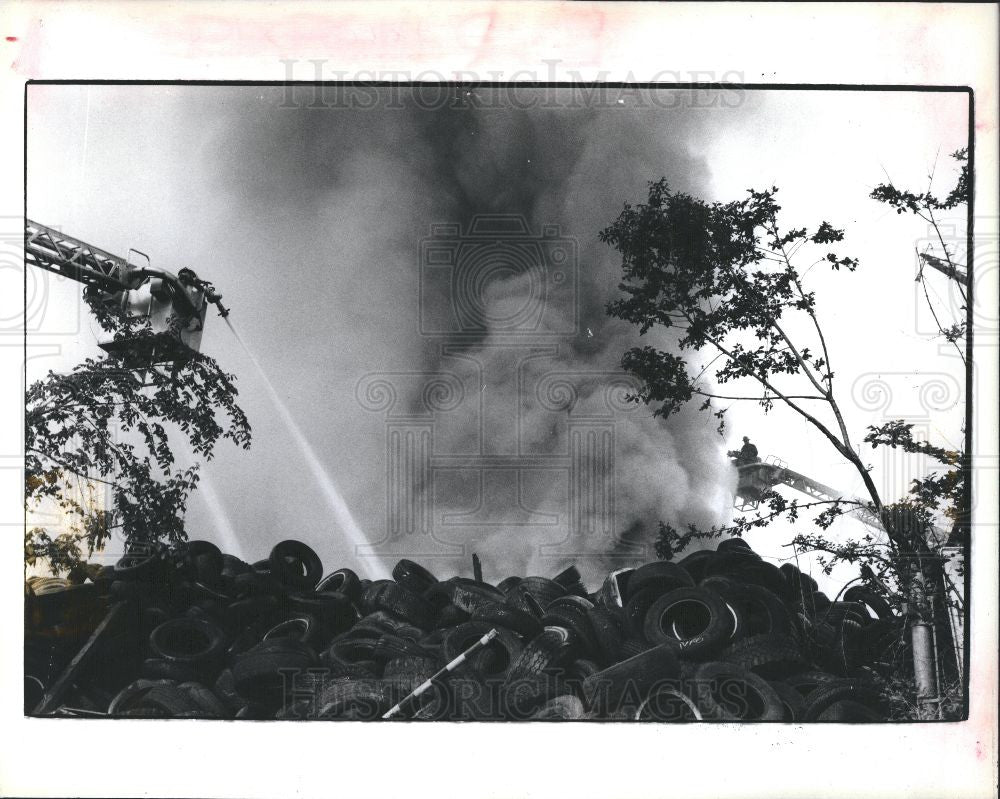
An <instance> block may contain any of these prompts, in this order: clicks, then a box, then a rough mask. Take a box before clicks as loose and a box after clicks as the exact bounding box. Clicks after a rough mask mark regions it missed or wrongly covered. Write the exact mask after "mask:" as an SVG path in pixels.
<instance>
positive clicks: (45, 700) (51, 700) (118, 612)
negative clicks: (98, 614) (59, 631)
mask: <svg viewBox="0 0 1000 799" xmlns="http://www.w3.org/2000/svg"><path fill="white" fill-rule="evenodd" d="M128 605H129V602H128V600H125V601H123V602H118V603H116V604H114V605H112V606H111V609H110V610H109V611H108V614H107V615H106V616H105V617H104V619H103V620H102V621H101V623H100V624H98V625H97V628H96V629H95V630H94V632H93V633H91V636H90V638H88V639H87V643H85V644H84V645H83V646H82V647H80V651H79V652H77V653H76V655H74V656H73V659H72V660H71V661H70V662H69V665H68V666H66V668H65V669H63V672H62V674H60V675H59V677H58V678H57V679H56V681H55V682H54V683H52V686H51V687H50V688H49V689H48V690H46V692H45V694H44V695H43V696H42V701H41V702H39V703H38V705H37V706H36V707H35V709H34V710H33V711H32V714H31V715H33V716H47V715H49V714H51V713H52V712H53V711H55V709H56V708H57V707H59V705H60V704H61V703H62V700H63V697H64V696H65V695H66V692H67V691H68V690H69V689H70V688H71V687H72V686H73V683H74V682H75V681H76V678H77V675H79V674H80V672H81V671H82V670H83V668H84V666H86V665H87V663H89V662H90V659H91V658H92V657H93V655H94V652H96V651H97V648H98V645H99V644H100V642H101V639H102V638H103V637H104V636H105V635H107V634H108V631H109V630H113V628H115V627H116V626H117V625H118V624H119V622H120V621H121V620H122V619H124V618H125V617H126V613H125V609H126V608H127V607H128Z"/></svg>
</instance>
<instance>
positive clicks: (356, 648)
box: [323, 633, 378, 668]
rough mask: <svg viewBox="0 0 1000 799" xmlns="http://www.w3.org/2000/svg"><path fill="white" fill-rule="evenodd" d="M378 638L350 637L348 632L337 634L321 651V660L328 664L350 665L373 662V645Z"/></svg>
mask: <svg viewBox="0 0 1000 799" xmlns="http://www.w3.org/2000/svg"><path fill="white" fill-rule="evenodd" d="M377 644H378V638H359V637H352V636H351V634H350V633H348V634H347V635H342V636H339V637H338V638H337V639H336V640H334V641H333V643H331V644H330V646H328V647H327V648H326V650H325V651H324V652H323V662H324V663H325V664H327V665H328V666H331V667H332V666H334V665H344V666H350V665H354V664H357V663H363V664H366V666H365V667H366V668H367V664H368V663H372V664H374V662H375V646H376V645H377Z"/></svg>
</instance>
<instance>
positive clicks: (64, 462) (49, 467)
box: [24, 293, 251, 575]
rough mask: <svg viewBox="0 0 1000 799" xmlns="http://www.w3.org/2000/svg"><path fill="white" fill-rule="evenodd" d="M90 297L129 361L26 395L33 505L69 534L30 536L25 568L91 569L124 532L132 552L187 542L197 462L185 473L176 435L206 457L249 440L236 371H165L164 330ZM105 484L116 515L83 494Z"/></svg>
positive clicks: (92, 365)
mask: <svg viewBox="0 0 1000 799" xmlns="http://www.w3.org/2000/svg"><path fill="white" fill-rule="evenodd" d="M84 296H85V298H86V299H87V302H88V305H89V307H90V309H91V311H92V313H93V314H94V315H95V316H96V317H97V319H98V322H99V323H100V324H101V326H102V327H103V328H104V329H105V330H106V331H108V332H109V333H111V334H112V340H113V342H114V345H115V351H116V352H120V353H123V354H122V355H118V356H108V357H103V358H98V359H92V358H88V359H87V360H86V361H84V362H83V363H82V364H80V365H78V366H76V367H75V368H74V369H73V370H72V371H71V372H70V373H69V374H56V373H53V372H49V374H48V376H47V377H46V378H45V379H44V380H40V381H37V382H35V383H34V384H33V385H32V386H31V387H30V388H29V389H28V391H27V396H26V410H25V499H26V507H27V508H28V509H29V511H30V510H31V509H33V508H37V507H38V506H39V504H40V503H44V502H46V501H48V502H54V503H55V504H56V506H57V507H58V508H59V509H60V511H61V514H62V516H63V518H64V519H65V520H66V521H67V522H68V524H67V528H68V532H64V533H62V534H59V535H53V534H52V532H51V531H49V530H47V529H45V528H43V527H35V528H32V529H30V530H27V531H26V534H25V547H24V552H25V562H26V564H27V565H34V564H36V563H38V562H39V561H44V562H45V563H46V564H47V565H48V567H49V569H50V570H51V571H52V572H53V573H55V574H59V573H62V572H68V573H70V574H71V575H72V574H74V573H80V572H81V571H83V570H85V565H84V561H85V560H86V558H87V557H89V556H90V555H92V554H93V553H94V552H95V551H99V550H101V549H102V548H103V547H104V545H105V544H106V543H107V541H108V540H109V539H110V537H111V535H112V532H113V530H115V529H117V530H119V531H120V534H121V536H122V537H123V538H124V540H125V542H126V546H127V547H133V548H134V547H136V546H138V545H142V544H149V543H153V542H175V541H179V540H183V539H184V538H186V534H185V531H184V511H185V507H186V503H187V500H188V497H189V496H190V495H191V492H192V491H194V490H195V488H196V486H197V484H198V477H199V475H198V465H197V464H195V465H193V466H190V467H187V468H178V467H176V466H175V456H174V450H173V444H174V440H173V439H172V437H171V436H172V435H179V436H182V437H183V438H184V439H185V440H186V442H187V446H188V447H189V448H190V450H191V451H192V452H193V453H194V454H195V456H201V457H203V458H205V459H206V460H208V459H210V458H211V457H212V455H213V451H214V448H215V444H216V443H217V442H218V441H219V439H220V438H222V439H229V440H231V441H232V442H233V443H234V444H237V445H238V446H241V447H243V448H244V449H247V448H249V446H250V439H251V432H250V424H249V422H248V421H247V418H246V415H245V414H244V413H243V410H242V409H241V408H240V407H239V405H238V404H237V402H236V398H237V393H238V392H237V390H236V386H235V383H234V380H235V378H234V377H233V375H230V374H227V373H226V372H224V371H223V370H222V369H221V368H220V367H219V365H218V364H217V363H216V362H215V361H214V360H213V359H212V358H210V357H209V356H207V355H204V354H201V353H197V352H193V351H187V352H186V353H185V354H184V356H183V357H182V358H181V359H179V360H175V361H173V364H172V368H171V369H169V370H167V369H165V368H162V367H161V366H157V365H156V362H157V361H159V360H161V358H159V357H157V356H156V353H157V352H161V351H162V346H163V341H164V337H163V334H162V333H161V334H158V335H157V334H155V333H154V332H153V331H152V330H151V328H150V325H149V323H148V320H146V319H143V318H139V317H134V316H129V315H127V314H125V313H124V312H122V311H120V310H119V309H117V308H114V307H109V306H107V305H105V304H104V303H102V302H100V300H99V298H98V297H97V296H95V295H92V294H90V293H85V295H84ZM220 415H221V416H222V417H223V418H222V419H221V420H220V418H218V417H219V416H220ZM97 486H107V490H108V491H109V493H110V495H111V507H110V508H107V509H101V508H99V507H96V504H97V503H95V502H92V501H86V500H85V501H81V498H80V496H81V489H82V491H83V494H82V496H83V497H86V496H87V495H88V494H89V493H92V492H93V491H94V489H95V488H96V487H97Z"/></svg>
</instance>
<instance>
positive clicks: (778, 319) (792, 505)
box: [600, 179, 963, 612]
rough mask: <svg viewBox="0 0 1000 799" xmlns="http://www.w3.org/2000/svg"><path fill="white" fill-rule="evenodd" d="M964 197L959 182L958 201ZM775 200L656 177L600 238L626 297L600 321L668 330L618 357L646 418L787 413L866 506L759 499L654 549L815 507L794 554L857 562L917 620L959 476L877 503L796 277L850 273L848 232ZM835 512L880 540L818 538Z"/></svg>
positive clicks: (879, 436) (878, 439) (915, 446)
mask: <svg viewBox="0 0 1000 799" xmlns="http://www.w3.org/2000/svg"><path fill="white" fill-rule="evenodd" d="M962 193H963V189H962V188H961V185H960V186H959V187H956V190H955V192H953V195H954V197H955V198H959V197H961V196H962ZM776 195H777V189H776V188H771V189H769V190H766V191H755V190H749V191H748V194H747V197H746V198H745V199H743V200H739V201H734V202H728V203H719V202H715V203H707V202H704V201H702V200H700V199H697V198H695V197H692V196H690V195H687V194H683V193H674V192H671V191H670V189H669V186H668V184H667V182H666V180H665V179H661V180H659V181H657V182H655V183H652V184H650V187H649V193H648V199H647V201H646V202H645V203H641V204H638V205H635V206H633V205H629V204H626V205H625V206H624V209H623V210H622V212H621V214H620V215H619V217H618V218H617V220H616V221H615V222H614V223H612V224H611V225H610V226H609V227H607V228H606V229H605V230H603V231H601V233H600V238H601V240H602V241H603V242H605V243H607V244H609V245H611V246H612V247H614V248H615V249H616V250H617V251H618V252H619V253H620V254H621V257H622V272H623V281H622V282H621V284H620V286H619V288H620V290H621V291H622V295H623V296H621V297H619V298H618V299H615V300H613V301H612V302H610V303H608V306H607V311H608V313H609V314H610V315H612V316H614V317H617V318H619V319H623V320H625V321H628V322H631V323H634V324H636V325H637V326H638V327H639V331H640V334H642V335H644V334H646V333H648V332H649V331H650V330H651V329H653V328H654V327H656V328H659V329H661V330H664V331H666V332H667V333H669V334H672V335H673V339H674V340H675V342H676V345H677V348H678V350H679V353H677V354H675V353H672V352H667V351H664V350H661V349H658V348H656V347H653V346H651V345H646V346H641V347H635V348H632V349H630V350H628V351H627V352H626V353H625V354H624V356H623V358H622V366H623V368H624V369H625V370H626V371H627V372H629V373H631V374H632V375H634V376H635V377H637V378H638V379H639V381H640V389H639V391H638V393H637V394H636V395H635V397H634V398H633V399H635V400H636V401H641V402H644V403H646V404H648V405H650V406H651V408H652V410H653V413H654V415H657V416H669V415H670V414H672V413H675V412H677V411H678V410H680V408H682V407H683V406H684V405H686V404H688V403H689V402H692V401H697V402H699V407H700V409H701V410H702V411H706V412H710V413H712V414H714V416H715V417H716V418H717V419H718V420H719V432H720V434H721V433H722V432H723V431H724V428H725V414H726V407H728V404H729V403H732V402H752V403H756V404H758V405H759V406H760V407H761V409H762V410H763V412H765V413H767V412H769V411H770V410H772V409H773V407H774V405H775V403H780V404H783V405H784V406H785V407H787V408H788V409H790V410H791V411H793V412H794V413H796V414H798V415H799V416H800V417H801V418H802V419H804V420H805V421H806V422H807V423H808V424H809V425H811V426H812V428H813V429H815V430H816V431H817V432H818V433H819V434H820V435H821V436H822V438H823V439H825V440H826V441H827V442H828V444H829V445H830V446H832V447H833V448H834V449H835V450H836V451H837V452H838V453H839V454H840V455H841V456H842V457H843V458H844V460H845V461H846V462H848V463H850V464H851V465H852V466H853V467H854V468H855V470H856V471H857V473H858V475H859V476H860V478H861V480H862V482H863V484H864V486H865V490H866V493H867V498H865V499H850V498H841V499H835V500H814V501H809V502H804V503H800V502H798V501H797V500H788V499H786V498H785V497H783V496H781V495H780V494H778V493H776V492H774V491H768V492H765V493H764V494H763V496H762V497H761V499H762V502H763V504H764V507H765V508H766V510H765V511H764V512H760V511H758V512H757V513H756V514H755V515H753V516H743V517H739V518H737V519H735V520H734V521H733V522H732V523H731V524H728V525H724V526H720V527H714V528H712V529H710V530H699V529H698V528H696V527H694V526H691V527H689V528H688V529H687V531H685V532H683V533H682V532H680V531H678V530H676V529H674V528H672V527H671V526H669V525H665V524H662V523H661V525H660V536H659V539H658V541H657V552H658V554H659V555H660V556H661V557H664V558H670V557H672V556H673V555H674V554H676V553H678V552H680V551H682V550H683V549H684V548H685V547H686V546H687V545H688V544H689V543H690V542H691V541H692V540H693V539H698V538H711V537H717V536H722V535H724V534H733V535H741V534H743V533H745V532H747V531H748V530H751V529H753V528H755V527H761V526H764V525H767V524H768V523H769V522H771V521H772V520H774V519H776V518H778V517H785V518H787V519H789V520H791V521H795V520H797V519H798V517H799V514H800V512H801V511H803V510H805V509H816V510H820V512H819V513H818V514H817V515H816V516H815V519H814V521H815V523H816V525H817V526H818V528H819V531H818V532H817V533H816V534H802V535H798V536H796V537H795V540H794V541H793V544H795V545H796V546H798V547H800V548H802V549H805V550H808V551H815V552H820V553H821V557H823V558H825V559H824V560H823V561H822V562H823V565H824V568H825V569H826V570H827V572H828V573H829V572H830V571H831V570H832V568H833V566H834V565H835V564H836V563H838V562H849V563H860V564H863V565H864V566H865V569H863V572H862V573H863V575H864V579H865V582H867V583H868V584H869V586H870V587H872V588H875V589H876V590H881V591H884V590H887V584H888V590H889V591H890V592H892V593H893V594H894V595H893V596H892V598H893V599H894V600H895V601H896V602H897V604H902V603H903V602H907V603H908V604H909V607H910V608H911V609H916V610H917V611H918V612H925V610H926V608H925V605H926V603H925V602H924V599H925V597H926V593H927V591H928V590H931V591H938V586H939V584H940V578H941V574H940V562H939V558H938V557H937V555H936V552H935V547H934V542H933V541H932V540H931V539H930V538H929V532H930V530H931V529H932V522H933V520H934V516H935V513H936V512H937V511H939V510H940V509H941V505H942V504H943V505H944V506H946V508H947V507H951V505H952V503H954V502H955V499H956V496H957V493H959V492H960V491H961V487H960V483H961V480H960V477H959V476H956V474H955V473H954V470H953V471H951V472H948V473H946V474H945V475H937V474H932V475H930V476H928V477H927V478H925V479H924V480H921V481H915V483H914V485H913V487H912V490H911V492H910V494H909V496H907V497H905V498H903V499H901V500H900V501H898V502H894V503H893V502H886V501H885V499H884V498H883V497H882V496H881V495H880V492H879V490H878V488H877V486H876V485H875V482H874V481H873V479H872V476H871V473H870V470H871V467H870V466H869V465H867V464H866V463H865V462H864V461H863V460H862V457H861V455H860V450H859V448H858V446H857V445H856V444H855V443H854V440H853V439H852V437H851V434H850V432H849V430H848V428H847V424H846V422H845V419H844V415H843V413H842V411H841V407H840V404H839V401H838V398H837V393H836V389H837V385H838V384H837V372H836V370H835V367H834V364H833V363H832V362H831V358H830V350H829V348H828V345H827V336H826V334H825V332H824V329H823V327H822V325H821V324H820V320H819V317H818V314H817V297H816V294H815V292H814V291H812V290H810V288H809V287H808V285H807V284H806V281H805V277H806V275H807V274H808V273H809V271H810V270H812V269H818V268H826V269H830V270H833V271H843V272H854V271H855V270H857V269H858V268H859V262H858V261H857V259H855V258H852V257H850V256H847V255H844V254H842V253H841V252H840V251H839V245H840V244H841V242H842V241H843V238H844V233H843V231H842V230H839V229H837V228H835V227H833V225H831V224H830V223H829V222H826V221H824V222H821V223H820V224H819V225H818V226H817V227H815V228H812V229H807V228H804V227H803V228H792V229H787V230H786V229H785V228H783V227H781V226H780V225H779V212H780V210H781V208H780V206H779V205H778V204H777V202H776V199H775V198H776ZM924 199H925V200H926V198H924ZM952 199H953V198H952V195H949V201H951V200H952ZM955 201H956V202H957V201H959V200H957V199H956V200H955ZM904 202H905V200H904ZM689 353H697V354H698V355H701V356H705V357H708V358H710V360H709V362H708V365H707V366H705V367H704V368H702V369H700V370H699V371H697V372H694V371H692V368H691V366H690V364H689V361H690V358H689V357H687V355H688V354H689ZM730 386H733V388H732V389H730V388H729V387H730ZM747 386H750V387H751V388H747ZM720 402H724V403H727V405H726V406H722V407H720ZM863 441H864V443H867V444H870V445H871V446H872V447H873V448H874V447H878V446H889V447H895V448H901V449H902V450H903V451H905V452H910V453H915V454H923V455H928V456H930V457H932V458H935V459H936V460H938V461H939V462H940V463H942V464H944V465H947V466H949V467H951V466H954V465H955V464H956V463H958V461H959V460H960V457H961V456H960V455H959V454H958V453H954V452H950V451H946V450H943V449H940V448H935V447H931V446H929V445H927V444H925V443H922V442H918V441H915V440H914V438H913V435H912V425H907V424H906V423H905V422H903V421H901V420H898V421H896V422H892V423H888V424H886V425H881V426H874V427H869V428H868V431H867V434H866V435H865V437H864V439H863ZM844 513H851V514H854V515H860V516H861V517H862V518H867V519H868V520H869V521H876V522H877V523H878V524H879V525H880V526H881V527H882V528H883V529H884V530H885V532H886V534H887V537H888V541H887V542H883V541H879V540H876V538H875V536H873V535H871V534H868V535H865V536H863V537H862V538H861V539H859V540H848V541H845V542H834V541H831V540H830V539H828V538H827V537H826V535H825V530H826V529H827V528H829V527H830V525H831V524H833V522H834V521H835V520H836V519H837V518H838V517H839V516H841V515H843V514H844ZM929 586H931V588H928V587H929Z"/></svg>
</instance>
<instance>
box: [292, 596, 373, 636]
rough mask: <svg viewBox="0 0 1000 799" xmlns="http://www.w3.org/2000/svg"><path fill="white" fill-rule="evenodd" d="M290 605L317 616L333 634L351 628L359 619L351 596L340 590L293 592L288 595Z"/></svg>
mask: <svg viewBox="0 0 1000 799" xmlns="http://www.w3.org/2000/svg"><path fill="white" fill-rule="evenodd" d="M288 605H289V607H290V608H291V609H292V610H294V611H300V612H303V613H309V614H311V615H312V616H315V617H316V618H317V619H319V621H320V622H322V624H323V626H324V627H325V628H326V629H327V630H328V631H329V632H330V634H331V635H339V634H340V633H342V632H345V631H347V630H349V629H351V627H353V626H354V623H355V622H356V621H357V620H358V614H357V611H356V610H355V609H354V605H353V604H351V600H350V598H348V596H347V595H346V594H342V593H340V592H338V591H322V592H318V591H317V592H313V593H309V594H292V595H291V596H289V597H288Z"/></svg>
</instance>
